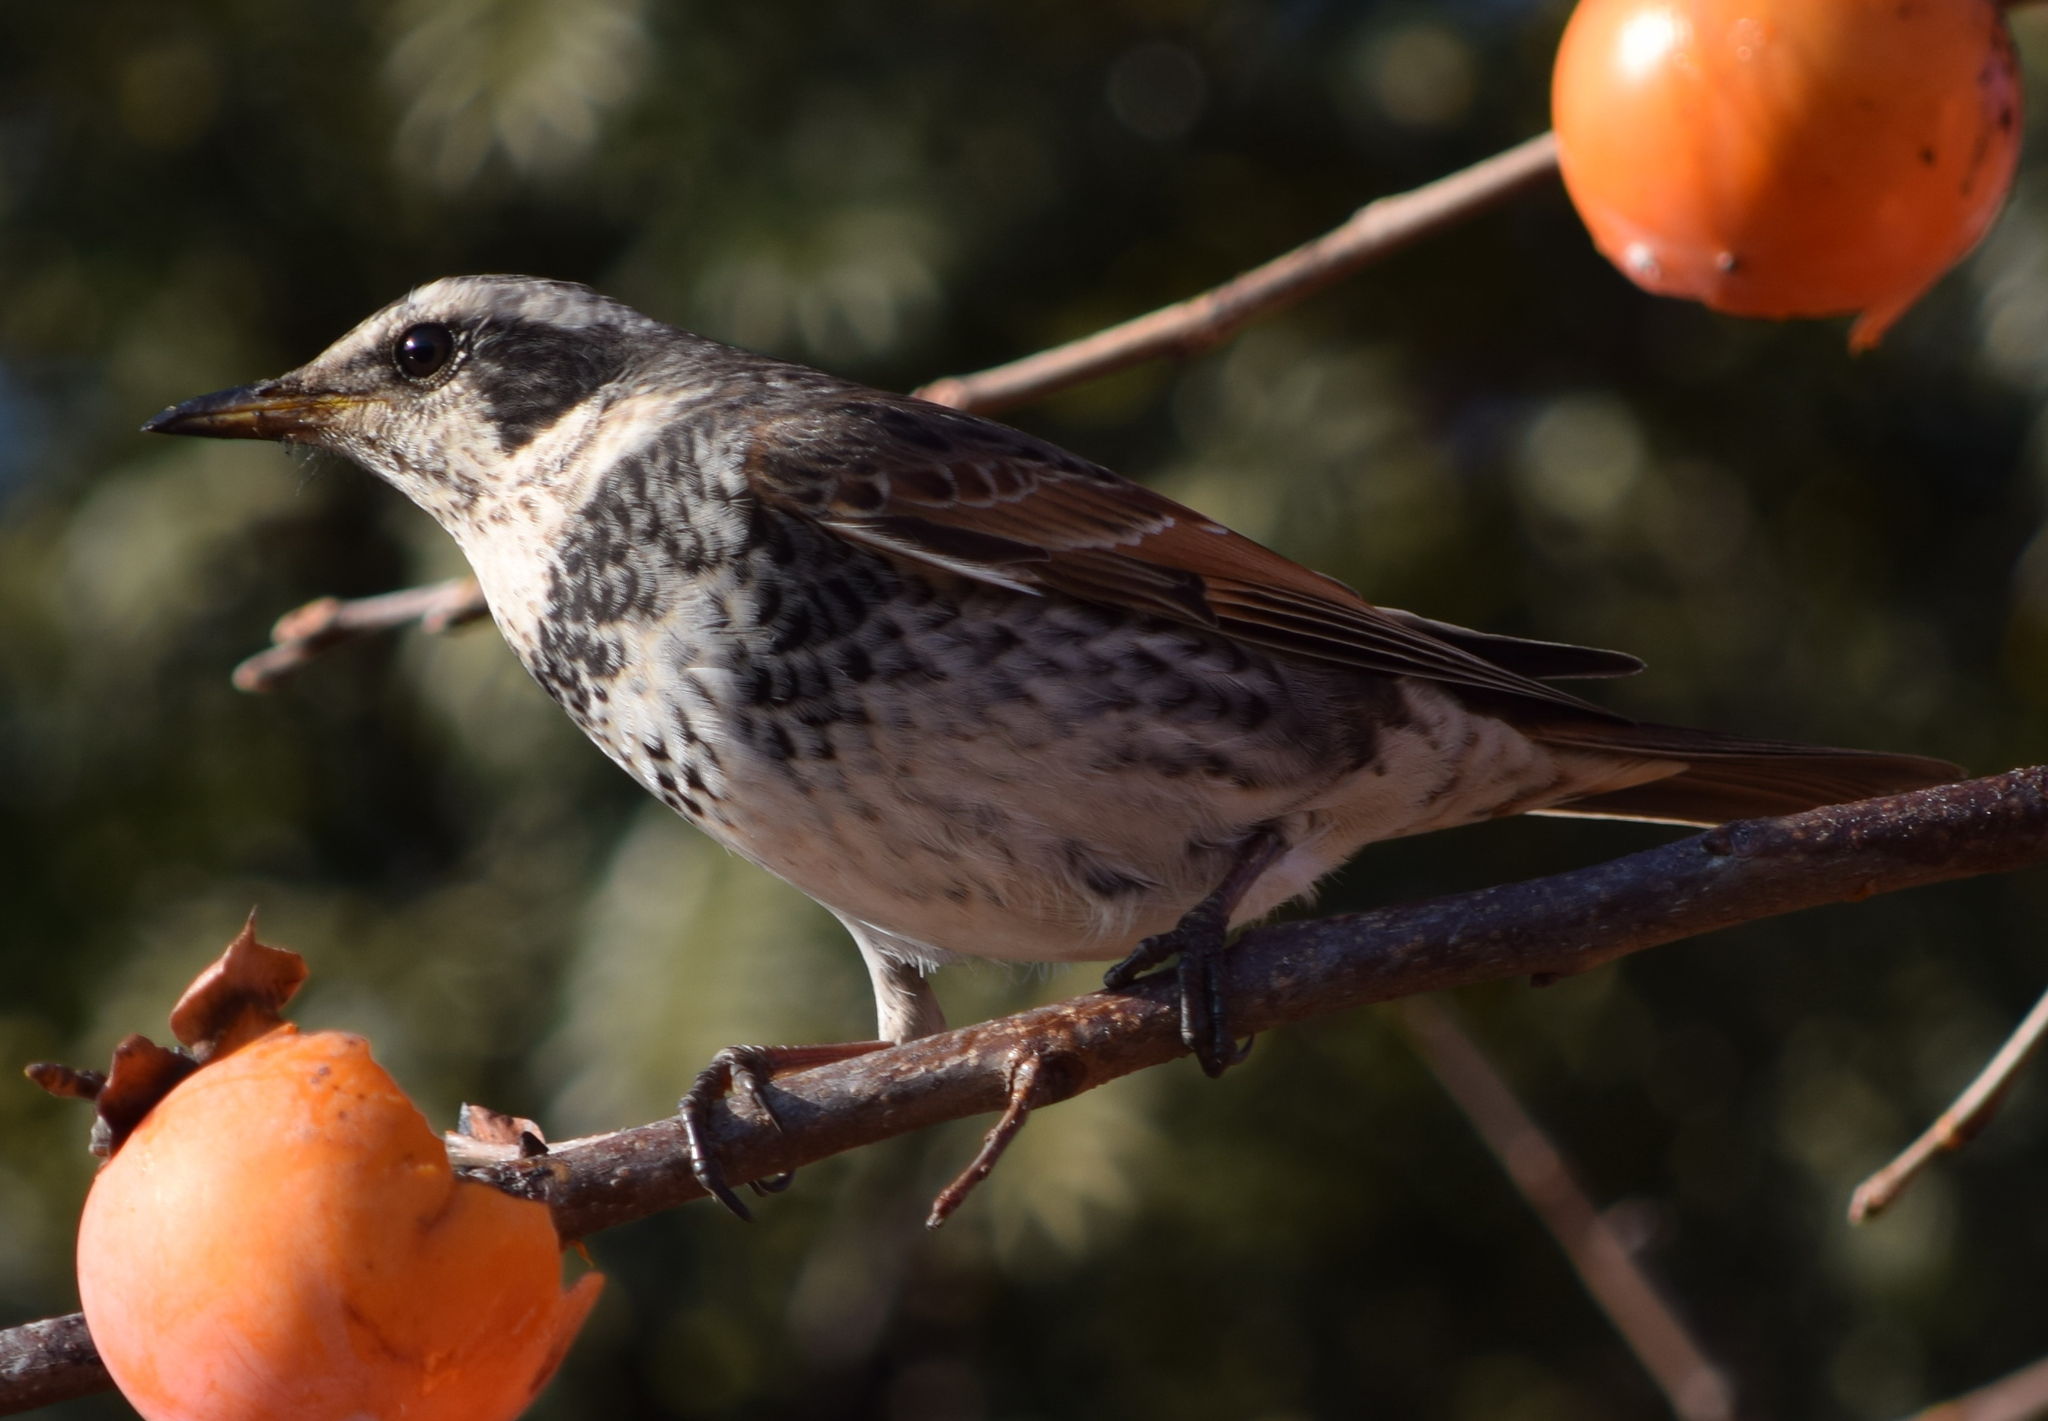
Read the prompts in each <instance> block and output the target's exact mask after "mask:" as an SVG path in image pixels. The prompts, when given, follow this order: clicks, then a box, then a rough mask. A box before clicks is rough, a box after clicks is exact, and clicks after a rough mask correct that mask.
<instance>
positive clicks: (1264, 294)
mask: <svg viewBox="0 0 2048 1421" xmlns="http://www.w3.org/2000/svg"><path fill="white" fill-rule="evenodd" d="M1556 171H1557V141H1556V140H1555V139H1554V138H1552V137H1551V135H1550V134H1548V133H1541V134H1538V135H1537V136H1536V137H1534V138H1530V139H1527V140H1525V141H1523V142H1521V143H1518V144H1516V145H1515V146H1514V147H1512V148H1510V149H1508V150H1507V151H1506V152H1504V153H1498V154H1495V155H1494V156H1493V157H1491V158H1487V159H1484V160H1483V161H1481V162H1478V163H1474V164H1473V165H1472V166H1471V167H1469V168H1464V169H1461V170H1460V171H1458V172H1455V173H1452V174H1450V175H1449V176H1447V177H1442V178H1438V179H1437V180H1436V181H1435V182H1430V183H1425V184H1423V185H1422V186H1421V187H1419V188H1414V189H1412V190H1411V191H1408V192H1404V193H1396V194H1394V195H1393V196H1390V197H1382V198H1379V199H1377V200H1376V201H1373V202H1369V203H1367V204H1366V205H1365V206H1364V207H1361V208H1359V209H1358V211H1357V212H1356V213H1354V214H1353V215H1352V216H1351V218H1350V220H1349V221H1347V222H1345V223H1344V224H1343V225H1342V226H1341V227H1337V228H1334V229H1332V230H1331V231H1329V232H1326V233H1324V234H1323V235H1322V236H1320V237H1318V238H1316V239H1315V240H1314V241H1312V242H1309V243H1306V244H1305V245H1303V246H1299V247H1296V248H1295V249H1294V250H1293V251H1291V252H1287V253H1286V254H1284V255H1282V256H1278V257H1275V258H1274V259H1273V260H1271V261H1269V262H1267V263H1266V264H1265V265H1263V266H1258V267H1254V268H1252V269H1251V270H1250V271H1248V272H1245V273H1244V274H1243V275H1242V276H1238V277H1234V278H1233V279H1231V280H1229V281H1226V282H1224V283H1223V284H1222V285H1221V286H1218V287H1214V288H1212V289H1211V290H1208V291H1204V292H1203V293H1202V294H1201V295H1199V296H1191V297H1189V298H1188V299H1187V300H1185V301H1178V302H1175V303H1174V304H1173V305H1171V306H1162V307H1161V308H1160V309H1158V310H1156V311H1153V312H1151V313H1150V314H1148V315H1143V316H1138V317H1136V318H1134V319H1132V320H1128V321H1125V322H1123V323H1122V324H1120V325H1115V326H1111V327H1110V328H1109V329H1107V330H1104V331H1098V332H1096V333H1095V334H1094V335H1091V336H1085V337H1083V338H1082V339H1080V340H1076V341H1070V342H1068V343H1067V344H1065V345H1060V346H1055V347H1053V348H1052V349H1050V350H1044V351H1040V352H1039V353H1038V354H1036V355H1027V356H1025V357H1024V358H1023V359H1022V360H1013V361H1011V362H1010V363H1009V364H1007V365H998V366H996V367H995V368H994V369H991V370H984V371H982V372H980V373H979V374H976V375H956V376H949V377H947V378H946V379H943V380H934V381H933V382H932V383H931V384H929V385H926V386H924V387H923V388H922V389H920V390H919V391H918V392H917V393H918V395H920V396H921V397H922V398H924V399H927V400H931V401H934V402H935V403H937V404H942V405H952V406H953V407H955V408H956V409H964V410H974V411H976V412H980V413H986V412H988V411H990V410H999V409H1007V408H1009V407H1010V406H1012V405H1016V404H1021V403H1023V402H1024V401H1026V400H1032V399H1037V398H1039V397H1041V396H1043V395H1049V394H1051V393H1052V392H1053V391H1055V390H1064V389H1066V388H1068V387H1069V386H1072V385H1078V384H1080V383H1081V382H1082V381H1084V380H1093V379H1096V378H1098V377H1100V376H1103V375H1107V374H1109V373H1110V372H1111V371H1114V370H1122V369H1124V368H1126V367H1127V366H1131V365H1137V364H1139V363H1141V362H1143V361H1147V360H1154V359H1157V358H1159V357H1161V356H1178V355H1191V354H1195V353H1197V352H1199V351H1204V350H1207V349H1209V348H1210V347H1211V346H1214V345H1217V344H1219V343H1220V342H1222V341H1224V340H1227V339H1228V338H1229V337H1231V336H1232V335H1234V334H1236V333H1237V332H1238V331H1239V330H1240V329H1242V328H1243V327H1244V326H1246V325H1248V324H1249V323H1250V322H1252V321H1254V320H1256V319H1257V318H1258V317H1260V316H1263V315H1266V314H1267V313H1268V312H1271V311H1275V310H1278V309H1280V308H1281V307H1284V306H1289V305H1292V304H1293V303H1295V302H1297V301H1300V300H1301V299H1302V298H1304V297H1306V296H1310V295H1312V294H1314V293H1315V292H1317V291H1320V290H1322V289H1323V288H1324V287H1325V286H1328V285H1330V284H1331V283H1333V282H1336V281H1340V280H1342V279H1343V278H1344V277H1347V276H1349V275H1351V274H1352V273H1353V272H1355V271H1358V270H1359V269H1361V268H1362V267H1365V266H1368V265H1370V264H1371V263H1373V262H1376V261H1378V260H1380V259H1381V258H1382V257H1386V256H1390V255H1391V254H1393V253H1394V252H1397V251H1399V250H1401V249H1402V248H1403V247H1406V246H1408V245H1410V244H1411V243H1413V242H1416V241H1419V240H1421V239H1422V238H1424V237H1427V236H1429V235H1431V234H1432V233H1435V232H1438V231H1441V230H1442V229H1443V228H1445V227H1448V226H1450V225H1452V224H1453V223H1456V222H1461V221H1463V220H1464V219H1465V218H1467V217H1470V216H1473V215H1474V214H1476V213H1479V212H1483V211H1485V210H1486V209H1487V208H1489V207H1492V206H1493V205H1494V204H1496V203H1498V202H1501V201H1503V200H1505V199H1506V198H1509V197H1511V196H1513V195H1514V194H1516V193H1518V192H1521V191H1522V190H1523V189H1525V188H1527V187H1530V186H1532V185H1533V184H1535V183H1537V182H1539V181H1541V180H1542V179H1544V178H1546V177H1549V176H1550V175H1551V174H1552V173H1554V172H1556Z"/></svg>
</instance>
